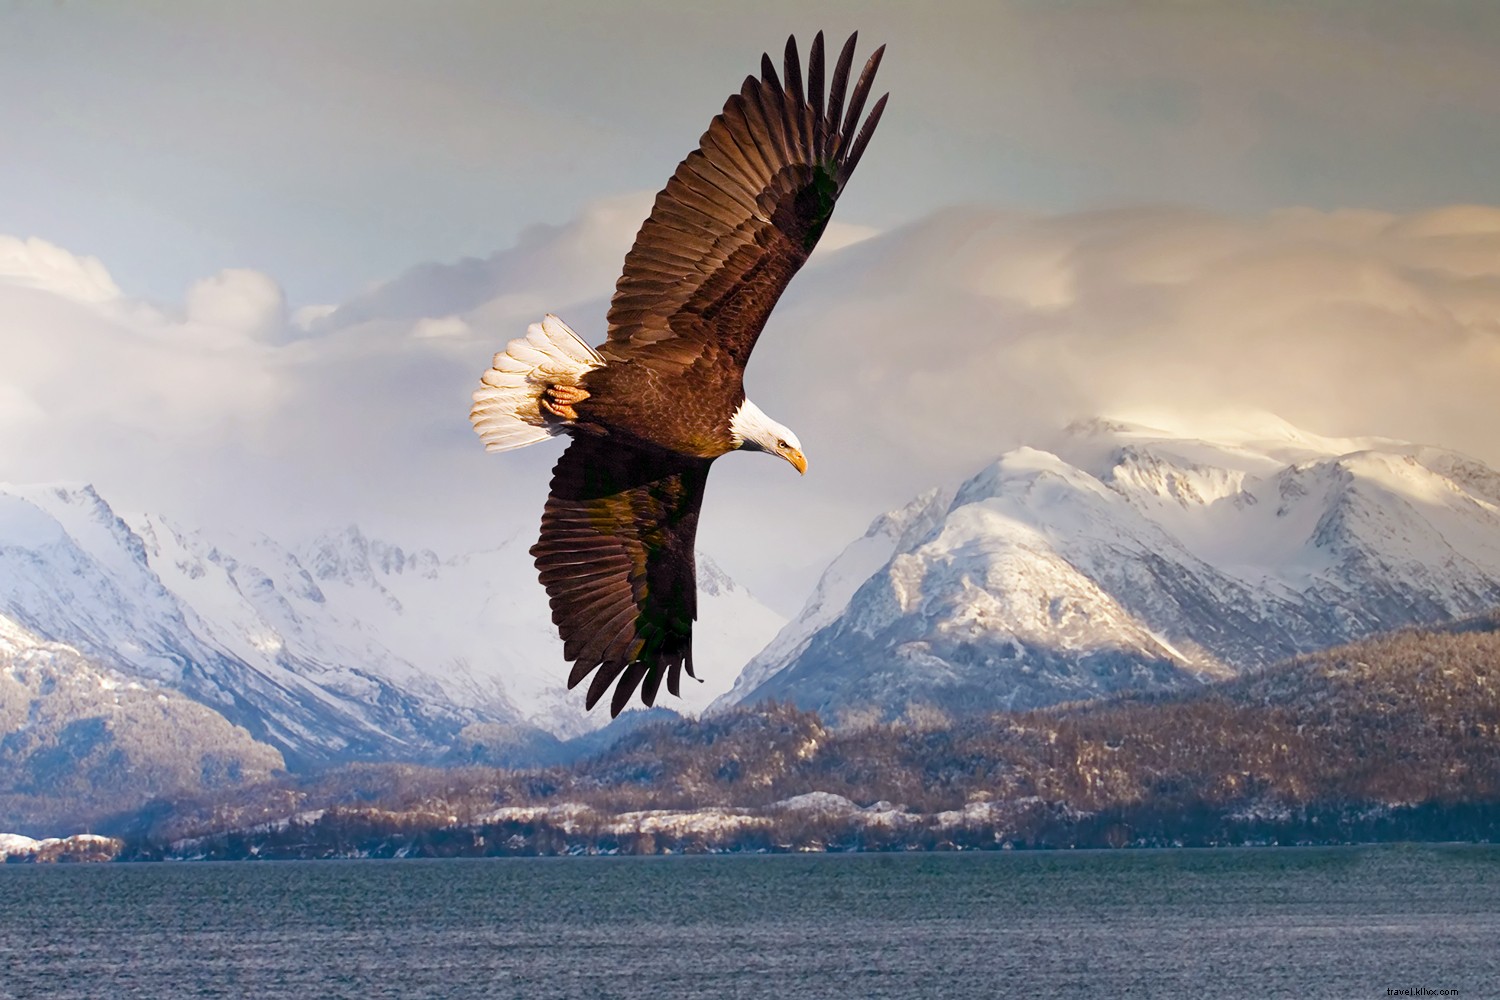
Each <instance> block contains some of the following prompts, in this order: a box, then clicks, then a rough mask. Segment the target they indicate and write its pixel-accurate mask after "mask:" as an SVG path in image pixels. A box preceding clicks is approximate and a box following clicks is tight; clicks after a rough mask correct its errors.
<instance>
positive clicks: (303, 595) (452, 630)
mask: <svg viewBox="0 0 1500 1000" xmlns="http://www.w3.org/2000/svg"><path fill="white" fill-rule="evenodd" d="M531 541H532V539H531V538H530V537H529V536H528V537H521V536H519V535H517V536H516V537H511V538H501V539H498V540H496V539H490V540H488V547H487V548H484V549H480V550H475V551H471V552H464V553H459V554H456V555H450V556H440V555H438V554H436V553H433V552H430V551H426V550H410V549H406V548H403V547H401V546H399V545H395V544H391V543H388V542H386V541H383V540H380V539H375V538H370V537H368V536H366V535H365V534H364V533H363V532H362V531H361V530H360V529H359V528H358V527H356V526H350V527H347V528H345V529H343V530H340V531H335V532H329V533H327V534H324V535H322V536H319V537H317V538H314V539H312V540H311V541H309V542H305V543H302V544H285V543H283V542H280V541H277V540H273V539H271V538H269V537H266V536H265V535H263V534H259V533H255V532H251V531H246V532H243V533H215V534H212V535H210V534H209V533H206V532H203V531H200V530H194V529H191V528H185V527H182V526H179V525H177V524H174V523H173V522H171V521H169V520H167V519H166V518H163V517H160V516H158V515H153V514H145V513H143V514H129V515H125V516H121V515H119V514H117V513H116V512H115V511H114V510H113V508H111V507H110V505H109V504H108V503H107V502H106V501H105V500H104V499H103V498H102V497H101V496H100V495H99V494H98V493H97V492H96V491H95V490H94V489H93V488H92V487H89V486H76V485H75V486H20V487H15V486H11V487H5V488H4V490H3V491H0V615H3V616H6V617H8V618H9V619H12V621H7V622H5V623H4V624H3V625H0V644H4V643H16V642H22V643H26V642H31V641H32V640H33V639H34V638H41V639H47V640H57V641H62V642H66V643H69V644H71V645H73V646H76V647H77V648H78V649H79V650H81V651H82V652H84V653H85V654H86V655H89V656H92V657H94V658H96V659H98V660H101V661H104V662H107V663H110V664H113V665H117V666H119V667H120V668H122V669H123V670H125V671H126V672H127V673H131V674H136V675H140V676H144V677H148V678H151V679H154V680H157V681H161V682H164V683H169V684H174V685H177V686H182V687H184V689H185V690H187V691H188V693H190V694H192V695H193V696H194V697H195V698H198V699H199V700H200V701H204V702H205V703H207V704H210V705H211V706H213V707H219V708H224V707H228V706H231V705H236V704H237V705H239V706H241V711H243V710H244V708H243V706H245V705H246V704H247V703H248V704H249V705H252V706H253V708H252V709H251V710H252V711H253V712H254V713H256V714H258V715H259V717H260V719H261V720H262V721H263V723H264V724H265V725H266V726H267V727H268V728H269V729H270V730H271V732H273V733H275V734H277V735H278V737H279V738H280V739H281V740H282V741H283V742H285V743H287V744H290V745H293V746H296V747H298V748H300V749H305V750H309V751H312V752H315V753H316V752H319V751H324V752H333V753H337V752H339V751H340V750H341V749H342V748H343V747H345V746H347V745H349V743H350V742H351V741H360V742H366V743H368V742H370V741H373V742H374V743H376V744H385V745H387V746H390V747H393V748H400V747H403V746H412V747H417V746H420V745H422V743H423V742H424V741H427V740H431V739H438V738H439V737H438V736H437V735H428V733H429V730H428V729H427V728H426V727H429V726H432V727H436V730H437V732H438V733H441V732H451V731H453V730H454V729H457V728H460V727H461V726H463V725H465V724H467V723H469V722H476V721H497V722H503V723H508V724H515V723H524V724H531V725H535V726H538V727H540V728H543V729H547V730H550V731H552V732H553V733H555V734H557V735H559V736H562V737H568V736H573V735H577V734H579V733H581V732H585V731H587V730H589V729H591V728H593V727H595V726H598V725H602V724H603V723H604V722H606V721H608V720H607V717H605V716H604V715H603V713H593V714H591V715H590V714H586V713H584V711H583V708H582V699H581V697H579V696H578V695H577V693H576V692H569V691H567V689H566V684H565V681H566V677H567V669H566V667H567V665H566V663H565V662H564V661H563V658H562V649H561V642H560V641H559V640H558V638H557V635H556V632H555V629H554V628H553V626H552V622H551V615H550V611H549V609H548V605H547V596H546V593H545V591H543V590H542V588H541V586H540V585H539V584H538V583H537V580H536V571H535V569H534V568H533V566H532V564H531V558H530V556H529V554H528V553H527V548H528V547H529V545H530V543H531ZM700 565H701V566H702V571H703V580H704V587H703V593H702V596H701V599H700V605H699V606H700V619H699V622H698V625H697V627H696V629H695V637H694V638H695V653H696V660H697V663H698V665H699V674H700V676H702V677H704V678H705V681H704V683H701V684H692V685H685V687H684V691H683V694H684V697H683V699H681V700H680V701H673V700H671V699H666V700H667V701H668V702H670V703H671V707H674V708H677V709H678V710H680V711H685V712H688V713H695V712H697V711H700V710H702V709H703V708H704V707H706V706H707V705H708V704H709V703H710V702H711V701H712V700H713V699H714V698H715V697H717V696H719V695H721V694H723V693H724V692H726V691H728V690H729V688H730V686H731V685H732V683H733V681H734V679H735V677H736V676H737V674H738V672H739V670H740V668H741V667H742V666H743V665H744V663H745V662H746V661H747V660H748V659H749V658H750V657H751V656H752V655H754V654H755V653H756V652H757V651H759V650H760V649H761V648H762V647H763V646H764V645H765V643H766V642H767V641H768V640H769V639H770V638H771V637H772V636H774V635H775V633H776V631H777V630H778V629H779V628H780V627H781V626H782V625H783V624H784V619H782V618H781V617H780V616H779V615H777V614H775V613H774V612H772V611H770V610H769V609H767V608H766V607H765V606H763V605H762V604H761V603H760V602H759V601H757V600H756V599H755V597H754V596H753V595H751V594H749V593H748V592H746V591H745V590H744V589H743V588H741V587H739V586H738V585H737V584H735V582H734V581H733V580H731V579H730V578H729V577H728V576H727V575H725V574H724V573H723V572H722V570H719V569H718V568H717V567H716V566H715V564H714V563H713V561H712V559H711V558H709V557H707V556H705V555H700ZM14 630H19V631H14Z"/></svg>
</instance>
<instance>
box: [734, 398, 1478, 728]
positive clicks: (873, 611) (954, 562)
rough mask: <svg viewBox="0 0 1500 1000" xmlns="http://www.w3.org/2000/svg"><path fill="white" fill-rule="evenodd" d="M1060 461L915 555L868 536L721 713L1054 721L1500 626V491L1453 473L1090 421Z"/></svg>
mask: <svg viewBox="0 0 1500 1000" xmlns="http://www.w3.org/2000/svg"><path fill="white" fill-rule="evenodd" d="M1046 444H1047V447H1045V448H1043V447H1023V448H1018V449H1016V450H1014V451H1011V452H1008V453H1006V454H1005V455H1002V456H1001V457H1000V458H999V459H997V460H996V461H995V462H994V463H992V464H990V465H989V466H987V467H985V468H984V469H981V470H980V471H979V472H977V473H976V474H975V475H974V476H972V477H971V478H970V479H968V480H967V481H966V482H964V483H963V484H961V485H960V486H959V487H958V489H957V490H956V491H953V493H952V501H951V503H950V504H948V506H947V508H946V509H945V510H942V511H938V512H936V514H935V516H934V517H932V519H931V521H930V522H929V523H928V524H926V525H925V526H924V530H923V531H922V532H920V533H917V534H914V535H908V536H904V537H901V538H900V539H899V540H896V539H895V538H894V537H893V534H894V533H892V532H882V531H880V530H877V526H880V525H882V523H883V522H882V519H877V521H876V523H875V525H872V527H871V530H870V531H869V532H867V534H866V536H865V538H864V539H860V540H858V541H857V542H856V543H855V545H853V546H851V547H850V549H849V550H846V555H845V556H844V557H841V558H840V559H839V560H838V561H836V562H835V563H834V564H833V566H831V567H830V570H829V573H828V575H827V576H826V577H825V584H820V588H819V590H820V592H822V591H824V590H825V589H826V591H827V593H828V594H830V595H832V596H833V599H832V600H826V601H821V602H820V601H818V600H815V601H812V602H809V605H808V607H807V608H806V609H804V611H803V613H802V615H801V616H799V618H798V619H796V620H794V621H793V622H791V623H789V624H788V625H787V627H786V628H785V629H784V630H783V631H782V633H781V635H780V636H779V637H778V638H777V640H776V641H775V642H774V643H772V644H771V645H770V646H769V647H768V648H767V649H766V650H765V651H764V652H763V653H762V654H761V656H759V657H757V658H756V660H755V661H753V662H752V663H751V664H750V666H749V667H747V669H746V671H745V674H744V675H743V676H742V678H741V682H740V684H739V685H738V686H737V687H736V689H735V691H733V692H732V693H731V695H730V697H729V698H727V699H725V701H726V702H729V701H743V702H752V701H755V700H759V699H761V698H765V697H778V698H791V699H793V700H795V701H799V703H803V702H802V701H800V700H799V698H801V697H803V693H806V694H805V697H806V703H808V704H810V705H814V706H817V707H820V708H825V709H828V708H831V709H834V710H838V709H840V708H841V707H848V703H847V699H850V698H854V699H865V703H867V704H874V705H877V706H883V707H884V708H885V709H886V710H887V711H889V710H891V709H893V708H899V707H900V706H901V705H902V704H905V703H907V702H909V701H910V700H912V699H916V700H917V701H922V700H923V699H925V698H931V697H936V696H937V695H939V694H940V693H941V691H942V690H944V689H952V690H955V691H963V690H969V691H970V695H968V696H966V697H968V698H969V700H970V701H971V702H972V699H973V697H974V695H973V690H974V689H976V688H978V689H983V690H987V691H989V692H991V696H992V697H994V698H996V699H999V700H998V701H997V702H995V703H993V705H992V707H1006V706H1010V705H1016V706H1019V705H1026V704H1045V703H1047V702H1048V701H1049V700H1057V699H1059V698H1064V697H1087V696H1093V695H1098V694H1102V693H1105V692H1106V691H1108V690H1113V689H1115V688H1113V687H1109V686H1105V685H1115V684H1119V683H1125V682H1128V683H1129V684H1131V685H1139V684H1143V683H1144V684H1146V685H1148V686H1151V685H1160V684H1167V685H1172V684H1176V683H1179V682H1180V680H1181V679H1182V678H1187V677H1191V676H1198V677H1216V676H1226V675H1228V674H1230V673H1232V672H1234V671H1237V670H1241V669H1244V668H1246V667H1250V666H1257V665H1261V664H1264V663H1267V662H1272V661H1274V660H1276V659H1280V658H1283V657H1286V656H1290V655H1293V654H1295V653H1298V652H1306V651H1310V650H1313V649H1318V648H1323V647H1325V646H1328V645H1333V644H1335V643H1338V642H1342V641H1346V640H1349V639H1352V638H1357V637H1359V636H1361V635H1365V634H1368V633H1370V632H1372V631H1377V630H1380V629H1388V628H1394V627H1398V626H1401V625H1407V624H1420V623H1428V622H1437V621H1444V620H1449V619H1452V618H1456V617H1461V616H1464V615H1468V614H1474V613H1478V612H1482V611H1486V610H1489V609H1490V608H1493V607H1494V606H1495V605H1496V604H1500V475H1497V474H1496V473H1495V472H1494V471H1493V470H1490V469H1488V468H1487V467H1485V466H1484V465H1482V464H1481V463H1479V462H1476V461H1474V460H1473V459H1470V458H1467V457H1465V456H1462V455H1459V454H1456V453H1454V452H1450V451H1446V450H1443V449H1440V448H1433V447H1427V446H1419V445H1414V444H1410V443H1407V442H1401V441H1393V440H1389V439H1381V438H1332V437H1325V436H1321V435H1317V434H1311V433H1308V432H1305V431H1302V430H1300V429H1298V428H1296V427H1293V426H1292V425H1290V424H1288V423H1287V422H1286V421H1284V420H1280V419H1278V418H1275V417H1270V416H1267V415H1265V414H1253V413H1252V414H1229V415H1225V416H1224V417H1223V418H1222V419H1221V420H1220V421H1218V422H1212V421H1211V422H1208V423H1195V424H1193V425H1191V426H1180V427H1177V428H1170V427H1169V428H1165V429H1164V428H1163V427H1162V426H1160V425H1159V424H1154V425H1144V424H1141V423H1132V422H1127V421H1122V420H1118V419H1094V420H1089V421H1082V422H1079V423H1075V424H1073V425H1071V426H1070V427H1068V428H1067V429H1066V431H1064V432H1063V433H1062V434H1061V435H1060V436H1058V437H1057V438H1056V439H1055V440H1051V441H1048V442H1046ZM929 495H930V494H929ZM922 506H923V501H922V499H921V498H919V499H918V500H917V501H913V504H912V505H908V507H907V508H903V509H902V510H901V511H896V512H893V513H892V514H891V515H888V517H890V518H898V517H900V516H903V514H904V512H906V511H909V510H910V509H911V508H912V507H918V508H921V507H922ZM876 541H879V542H880V545H879V546H878V548H877V547H876V545H875V544H874V543H875V542H876ZM870 550H873V551H870ZM872 565H873V566H875V567H876V568H875V569H874V570H873V571H868V567H870V566H872ZM862 573H865V574H866V575H865V576H864V578H863V579H859V577H860V575H861V574H862ZM815 596H816V595H815ZM835 606H837V608H838V610H837V611H833V610H831V609H832V608H833V607H835ZM1084 657H1094V658H1096V659H1095V660H1094V661H1093V662H1100V661H1098V659H1097V658H1098V657H1107V658H1108V662H1111V663H1116V664H1119V663H1122V662H1133V663H1135V664H1137V665H1139V667H1140V668H1144V669H1145V672H1144V673H1140V672H1139V669H1138V668H1136V667H1132V668H1130V669H1131V670H1132V671H1135V673H1133V674H1131V676H1130V677H1128V678H1127V677H1125V676H1124V675H1120V674H1119V673H1118V671H1115V672H1106V674H1103V675H1100V676H1099V678H1098V679H1097V680H1091V679H1090V674H1091V673H1092V672H1093V671H1092V669H1091V668H1087V667H1084V668H1079V667H1075V666H1069V664H1070V663H1072V664H1077V663H1081V662H1082V658H1084ZM1122 658H1123V660H1122ZM1162 664H1166V665H1169V666H1170V671H1177V675H1176V676H1177V677H1178V678H1179V680H1173V674H1172V673H1171V672H1170V671H1168V672H1165V673H1164V672H1163V670H1162V668H1161V665H1162ZM1091 685H1092V686H1091ZM841 699H842V700H841ZM939 700H941V699H939ZM964 707H967V708H969V709H972V708H978V707H982V706H981V705H979V704H968V703H966V704H965V706H964Z"/></svg>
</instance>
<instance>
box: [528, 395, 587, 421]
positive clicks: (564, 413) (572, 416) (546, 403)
mask: <svg viewBox="0 0 1500 1000" xmlns="http://www.w3.org/2000/svg"><path fill="white" fill-rule="evenodd" d="M537 402H539V403H540V404H541V406H542V409H544V410H546V411H547V412H548V413H550V414H552V415H553V416H554V417H556V418H558V419H559V420H577V419H578V411H577V410H575V409H573V408H572V407H571V406H559V405H557V404H555V403H553V402H552V400H550V399H548V398H547V397H546V396H543V397H542V398H541V399H539V400H538V401H537Z"/></svg>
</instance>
